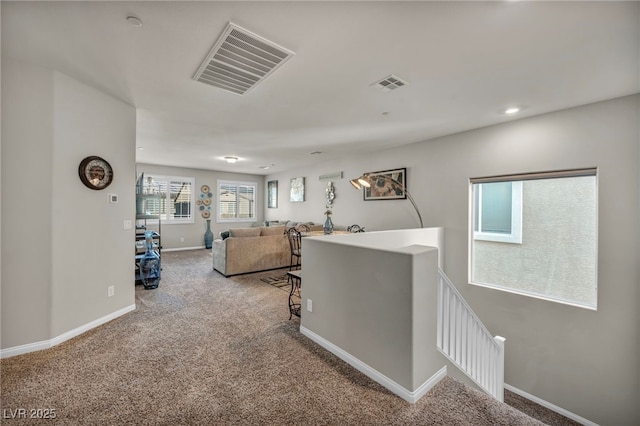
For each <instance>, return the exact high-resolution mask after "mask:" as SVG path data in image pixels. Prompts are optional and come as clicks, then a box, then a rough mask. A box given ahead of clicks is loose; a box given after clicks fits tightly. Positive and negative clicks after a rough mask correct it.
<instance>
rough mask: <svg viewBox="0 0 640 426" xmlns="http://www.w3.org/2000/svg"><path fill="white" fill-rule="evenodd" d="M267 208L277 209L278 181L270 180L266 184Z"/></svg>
mask: <svg viewBox="0 0 640 426" xmlns="http://www.w3.org/2000/svg"><path fill="white" fill-rule="evenodd" d="M267 208H270V209H277V208H278V181H277V180H270V181H269V182H267Z"/></svg>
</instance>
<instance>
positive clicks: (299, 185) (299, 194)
mask: <svg viewBox="0 0 640 426" xmlns="http://www.w3.org/2000/svg"><path fill="white" fill-rule="evenodd" d="M290 200H291V202H292V203H301V202H303V201H304V178H303V177H296V178H293V179H291V198H290Z"/></svg>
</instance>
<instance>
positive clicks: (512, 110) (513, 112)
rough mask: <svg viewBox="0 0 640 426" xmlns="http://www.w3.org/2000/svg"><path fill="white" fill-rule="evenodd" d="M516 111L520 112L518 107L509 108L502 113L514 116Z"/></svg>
mask: <svg viewBox="0 0 640 426" xmlns="http://www.w3.org/2000/svg"><path fill="white" fill-rule="evenodd" d="M518 111H520V108H518V107H509V108H507V109H505V110H504V113H505V114H515V113H516V112H518Z"/></svg>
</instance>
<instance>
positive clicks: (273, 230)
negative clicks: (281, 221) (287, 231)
mask: <svg viewBox="0 0 640 426" xmlns="http://www.w3.org/2000/svg"><path fill="white" fill-rule="evenodd" d="M282 234H284V225H281V226H265V227H263V228H260V235H261V236H266V235H282Z"/></svg>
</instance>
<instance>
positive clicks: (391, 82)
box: [371, 74, 409, 92]
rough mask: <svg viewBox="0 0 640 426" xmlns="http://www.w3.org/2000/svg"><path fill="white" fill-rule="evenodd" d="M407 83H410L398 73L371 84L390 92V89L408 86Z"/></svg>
mask: <svg viewBox="0 0 640 426" xmlns="http://www.w3.org/2000/svg"><path fill="white" fill-rule="evenodd" d="M407 84H409V83H407V82H406V81H405V80H403V79H401V78H400V77H398V76H397V75H393V74H391V75H389V76H387V77H385V78H383V79H382V80H379V81H376V82H375V83H373V84H371V85H372V86H375V87H377V88H378V89H380V90H382V91H383V92H388V91H390V90H395V89H397V88H399V87H402V86H406V85H407Z"/></svg>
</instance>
